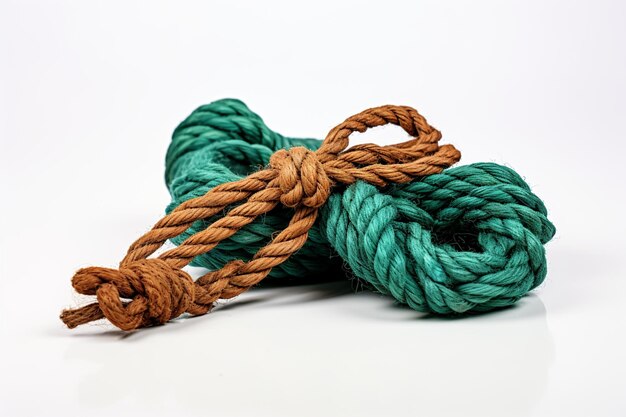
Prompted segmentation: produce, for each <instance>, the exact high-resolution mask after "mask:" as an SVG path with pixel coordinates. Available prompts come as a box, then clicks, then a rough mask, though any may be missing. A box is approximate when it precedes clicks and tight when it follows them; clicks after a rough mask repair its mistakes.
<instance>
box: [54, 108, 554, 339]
mask: <svg viewBox="0 0 626 417" xmlns="http://www.w3.org/2000/svg"><path fill="white" fill-rule="evenodd" d="M388 123H392V124H396V125H398V126H400V127H402V128H403V129H404V130H405V131H406V132H407V133H408V134H409V135H410V136H411V137H412V139H410V140H408V141H406V142H403V143H400V144H397V145H392V146H377V145H374V144H366V145H357V146H353V147H352V148H350V149H346V148H347V146H348V138H349V136H350V134H351V133H352V132H355V131H358V132H363V131H365V130H367V129H368V128H370V127H375V126H381V125H384V124H388ZM440 138H441V134H440V132H439V131H437V130H436V129H434V128H433V127H431V126H430V125H429V124H428V123H427V122H426V120H425V119H424V118H423V117H422V116H420V115H419V114H418V113H417V112H416V111H415V110H414V109H412V108H410V107H402V106H383V107H378V108H373V109H369V110H366V111H364V112H362V113H359V114H357V115H355V116H352V117H350V118H348V119H347V120H346V121H345V122H343V123H342V124H340V125H338V126H337V127H335V128H334V129H332V130H331V131H330V132H329V134H328V136H327V137H326V139H325V140H324V142H320V141H317V140H314V139H292V138H286V137H284V136H281V135H279V134H278V133H275V132H273V131H271V130H270V129H269V128H267V127H266V126H265V124H264V123H263V122H262V120H261V119H260V118H259V117H258V116H257V115H256V114H254V113H252V112H251V111H250V110H249V109H248V108H247V107H246V106H245V105H244V104H243V103H242V102H240V101H237V100H221V101H218V102H214V103H212V104H209V105H206V106H202V107H200V108H198V109H197V110H196V111H194V113H192V115H191V116H189V117H188V118H187V119H186V120H185V121H183V122H182V123H181V124H180V125H179V126H178V128H177V129H176V130H175V132H174V135H173V140H172V144H171V145H170V148H169V150H168V154H167V168H166V181H167V183H168V186H169V188H170V192H171V194H172V200H173V201H172V204H171V205H170V206H169V207H168V209H167V211H168V214H167V215H166V216H165V217H164V218H163V219H161V220H160V221H159V222H157V224H156V225H155V226H154V227H153V229H152V230H151V231H149V232H148V233H146V234H145V235H144V236H142V237H141V238H139V239H138V240H137V241H136V242H135V243H133V244H132V245H131V246H130V248H129V250H128V253H127V255H126V257H125V258H124V260H122V262H121V264H120V268H119V269H110V268H100V267H90V268H83V269H81V270H79V271H78V272H77V273H76V274H75V276H74V277H73V279H72V284H73V286H74V288H75V289H76V291H78V292H79V293H82V294H86V295H95V296H96V297H97V302H95V303H93V304H90V305H88V306H85V307H81V308H78V309H75V310H65V311H64V312H63V313H62V314H61V319H62V320H63V321H64V322H65V323H66V324H67V325H68V327H70V328H73V327H76V326H78V325H80V324H83V323H87V322H89V321H92V320H97V319H100V318H103V317H106V318H107V319H109V321H111V322H112V323H113V324H114V325H116V326H118V327H119V328H121V329H123V330H132V329H136V328H139V327H144V326H149V325H155V324H162V323H165V322H167V321H168V320H171V319H173V318H175V317H177V316H179V315H181V314H183V313H185V312H187V313H190V314H195V315H198V314H204V313H206V312H207V311H209V310H210V309H211V307H212V305H213V303H214V302H215V301H217V300H218V299H220V298H232V297H234V296H236V295H238V294H240V293H242V292H244V291H246V290H247V289H248V288H250V287H251V286H254V285H256V284H257V283H259V282H260V281H261V280H263V279H264V278H265V277H267V276H270V277H273V278H278V277H297V276H302V275H304V274H316V273H319V272H321V271H323V270H324V269H326V268H333V267H336V265H335V264H334V263H333V262H329V256H330V255H331V254H332V253H335V252H336V253H338V254H339V255H340V256H341V258H342V259H343V261H344V262H345V263H346V264H347V265H348V266H349V267H350V269H351V270H352V272H353V273H354V274H355V275H356V276H357V277H358V278H360V279H361V280H363V281H366V282H367V283H369V284H371V285H372V286H373V287H374V288H375V289H376V290H378V291H380V292H382V293H385V294H390V295H392V296H393V297H394V298H395V299H396V300H398V301H399V302H401V303H404V304H407V305H409V306H410V307H411V308H414V309H416V310H419V311H430V312H436V313H441V314H448V313H462V312H467V311H484V310H489V309H493V308H496V307H501V306H506V305H510V304H512V303H514V302H515V301H516V300H518V299H519V298H521V297H522V296H523V295H524V294H526V293H527V292H528V291H530V290H531V289H532V288H534V287H536V286H537V285H539V284H540V283H541V282H542V281H543V279H544V277H545V275H546V261H545V253H544V247H543V244H545V243H546V242H547V241H549V240H550V238H551V237H552V236H553V235H554V231H555V229H554V226H553V225H552V224H551V223H550V222H549V221H548V219H547V217H546V209H545V207H544V205H543V203H542V202H541V200H540V199H539V198H538V197H536V196H535V195H534V194H532V192H531V191H530V189H529V187H528V185H527V184H526V183H525V182H524V181H523V180H522V179H521V178H520V177H519V176H518V175H517V174H516V173H515V172H514V171H512V170H510V169H508V168H506V167H503V166H500V165H497V164H488V163H483V164H473V165H469V166H461V167H457V168H450V169H447V170H445V171H444V169H445V168H448V167H449V166H450V165H452V164H454V163H455V162H457V161H458V160H459V158H460V153H459V152H458V151H457V150H456V149H455V148H454V147H453V146H451V145H441V146H440V145H439V144H438V141H439V139H440ZM261 166H267V168H265V169H261V170H259V169H258V168H259V167H261ZM442 171H443V172H442ZM318 218H319V219H318ZM281 229H282V231H280V232H279V233H277V231H278V230H281ZM168 239H171V240H172V241H174V242H175V243H176V244H178V247H176V248H174V249H171V250H169V251H166V252H164V253H162V254H161V255H159V256H158V257H157V258H148V257H149V256H150V255H151V254H152V253H154V251H156V250H157V249H158V248H159V247H161V246H162V244H163V243H164V242H165V241H166V240H168ZM192 261H193V263H194V264H196V265H201V266H205V267H207V268H208V269H209V270H210V272H208V273H207V274H205V275H204V276H202V277H201V278H199V279H198V280H196V282H193V280H192V279H191V277H190V276H189V275H188V274H187V273H186V272H185V271H183V270H182V268H184V267H185V266H186V265H188V264H189V263H191V262H192Z"/></svg>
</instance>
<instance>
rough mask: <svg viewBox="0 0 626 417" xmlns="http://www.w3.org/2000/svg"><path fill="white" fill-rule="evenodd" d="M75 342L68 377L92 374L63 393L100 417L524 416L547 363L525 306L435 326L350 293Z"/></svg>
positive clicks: (95, 329)
mask: <svg viewBox="0 0 626 417" xmlns="http://www.w3.org/2000/svg"><path fill="white" fill-rule="evenodd" d="M68 337H70V336H68ZM73 337H74V340H73V343H71V345H70V347H69V349H68V350H67V352H66V359H67V361H68V363H69V366H74V367H76V366H87V367H88V368H89V369H90V371H89V372H87V373H85V374H84V376H83V377H82V379H80V380H74V381H66V383H69V384H70V389H74V388H75V389H76V390H77V393H78V395H77V401H78V402H79V404H80V406H81V408H82V409H85V410H87V409H89V410H91V411H92V412H96V413H97V414H103V415H105V414H109V413H110V412H112V410H114V409H115V408H116V407H119V406H124V407H125V410H126V411H127V412H129V411H130V410H133V409H136V410H137V412H147V411H150V412H151V413H152V414H153V415H154V414H155V413H156V415H160V414H167V413H169V412H174V411H177V410H178V411H180V412H182V413H185V414H187V415H201V414H211V415H220V416H221V415H252V414H250V413H251V410H254V415H281V416H282V415H285V416H293V415H304V416H309V415H310V416H319V415H325V416H328V415H337V416H341V415H363V414H372V415H375V414H378V415H416V414H417V413H419V414H422V413H423V414H422V415H528V414H529V412H530V411H531V410H532V409H533V407H534V406H535V405H536V404H537V402H538V401H539V400H540V399H541V396H542V392H543V391H544V389H545V386H546V381H547V374H548V368H549V366H550V363H551V362H552V360H553V350H554V348H553V343H552V339H551V336H550V333H549V330H548V326H547V323H546V310H545V307H544V305H543V303H542V302H541V300H540V299H539V298H538V297H537V296H534V295H531V296H528V297H526V298H525V299H523V300H522V301H521V302H520V303H519V304H518V305H517V306H515V307H513V308H509V309H506V310H502V311H499V312H496V313H491V314H485V315H480V316H475V317H470V318H464V319H441V318H435V317H430V316H424V315H420V314H417V313H415V312H413V311H411V310H408V309H405V308H400V307H396V306H394V305H392V304H391V302H390V301H389V300H388V299H386V298H383V297H379V296H377V295H374V294H370V293H366V292H362V293H358V294H353V293H352V291H351V289H350V287H349V284H348V283H331V284H324V285H318V286H305V287H290V288H273V289H262V290H255V291H251V292H250V293H248V294H246V295H244V296H242V297H239V298H237V299H235V300H233V301H232V302H230V303H228V304H227V305H225V306H223V307H222V308H220V309H217V310H216V311H214V312H213V313H211V314H210V315H208V316H205V317H201V318H193V319H186V320H185V319H183V320H179V321H177V322H175V323H172V324H170V325H167V326H163V327H159V328H154V329H148V330H145V331H140V332H136V333H132V334H129V335H126V336H124V335H123V334H122V333H119V332H117V331H106V329H103V328H101V326H92V328H90V329H87V330H86V331H82V332H79V333H77V334H75V335H74V336H73ZM72 385H74V386H72Z"/></svg>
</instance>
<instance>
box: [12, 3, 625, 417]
mask: <svg viewBox="0 0 626 417" xmlns="http://www.w3.org/2000/svg"><path fill="white" fill-rule="evenodd" d="M205 3H206V4H205ZM208 3H209V2H169V3H160V2H118V3H112V2H109V1H107V2H104V1H103V2H79V1H76V2H28V1H27V2H23V1H19V2H18V1H9V2H7V1H4V2H2V3H1V6H0V44H1V48H2V49H1V50H0V76H1V77H0V106H1V109H0V110H1V111H0V140H1V141H2V142H1V143H2V149H1V152H0V170H1V171H0V174H1V176H0V178H2V180H1V181H2V182H1V185H2V212H1V216H0V226H1V227H0V230H1V232H0V239H1V252H0V255H1V268H2V269H1V279H0V340H1V341H2V344H1V345H0V415H2V416H22V415H29V416H42V415H46V416H86V415H88V416H110V415H116V416H126V415H132V416H142V415H147V416H155V417H156V416H161V415H184V416H200V415H211V416H266V415H275V416H356V415H375V416H404V415H423V416H438V415H458V416H469V415H481V416H503V415H520V416H525V415H531V416H557V415H563V416H591V415H593V416H623V415H626V400H625V396H624V392H625V391H626V390H625V389H624V387H625V386H626V383H625V376H626V375H625V373H626V362H625V359H624V352H625V350H626V343H625V336H624V331H625V330H626V326H624V309H623V305H624V294H625V293H626V279H625V278H626V276H625V272H626V271H625V267H624V263H623V262H624V249H626V248H625V245H624V232H625V227H624V188H625V187H624V184H623V181H624V174H623V173H624V168H623V167H624V163H623V158H624V151H625V146H624V139H625V134H626V128H625V123H624V115H625V111H626V106H625V97H626V85H625V84H626V81H625V80H626V78H625V77H624V74H626V55H625V51H626V48H624V39H625V35H626V32H625V29H624V28H625V27H624V19H625V17H626V13H625V11H626V7H625V6H624V3H623V2H618V1H615V2H607V1H587V2H566V1H560V2H557V1H549V2H543V1H535V2H528V1H519V2H498V1H493V2H477V1H472V2H464V1H457V2H438V1H429V2H404V3H401V2H392V1H385V2H375V3H366V2H337V1H334V2H330V3H323V2H320V1H309V2H306V4H299V3H300V2H289V3H287V2H285V4H279V3H277V2H268V1H263V2H245V3H242V2H213V3H214V4H212V5H209V4H208ZM409 3H411V4H412V5H411V6H410V5H409ZM222 97H238V98H241V99H243V100H244V101H246V102H247V103H248V104H249V105H250V107H251V108H252V109H253V110H254V111H256V112H258V113H259V114H260V115H261V116H262V117H264V119H265V120H266V121H267V123H268V124H269V125H270V127H272V128H274V129H276V130H278V131H280V132H282V133H285V134H288V135H301V136H305V135H309V136H317V137H323V136H324V135H325V133H326V132H327V130H328V129H330V128H331V127H332V126H334V125H335V124H336V123H338V122H340V121H341V120H343V118H345V117H347V116H349V115H351V114H353V113H356V112H358V111H360V110H362V109H364V108H367V107H370V106H374V105H380V104H384V103H395V104H409V105H413V106H415V107H417V108H418V109H419V110H420V111H421V112H423V113H424V114H425V115H426V117H427V118H428V120H429V121H430V122H431V123H432V124H433V125H434V126H436V127H438V128H439V129H441V130H442V131H443V133H444V141H445V142H451V143H454V144H455V145H456V146H457V147H458V148H459V149H461V150H462V151H463V161H462V163H470V162H475V161H495V162H499V163H504V164H507V165H510V166H512V167H514V168H515V169H516V170H518V171H519V172H520V173H521V174H522V175H524V176H525V177H526V178H527V180H528V181H529V183H530V184H531V185H532V186H533V187H534V190H535V191H536V192H537V193H538V194H539V195H540V196H541V197H542V198H543V199H544V200H545V201H546V203H547V205H548V207H549V210H550V217H551V219H552V220H553V221H554V222H555V224H556V225H557V228H558V235H557V236H556V238H555V239H554V240H553V241H552V242H551V243H550V244H549V245H548V257H549V274H548V278H547V281H546V283H545V284H544V285H543V286H542V287H541V288H540V289H539V290H537V291H535V292H534V293H533V295H531V296H529V297H527V298H525V299H524V300H523V301H522V302H520V303H519V305H518V306H516V307H515V308H512V309H510V310H507V311H502V312H498V313H494V314H488V315H483V316H480V317H474V318H470V319H465V320H444V319H433V318H425V317H423V316H422V315H420V314H417V313H415V312H412V311H410V310H407V309H402V308H398V307H394V305H393V303H392V302H391V301H390V300H389V299H386V298H383V297H380V296H377V295H373V294H369V293H363V292H362V293H358V294H353V291H352V290H351V287H350V284H349V283H335V284H326V285H320V286H307V287H290V288H275V289H264V290H255V291H251V292H250V293H248V294H246V295H244V296H242V297H240V298H238V299H235V300H233V301H232V302H229V303H228V304H226V306H225V307H223V308H220V309H219V310H217V311H215V312H214V313H213V314H210V315H208V316H205V317H201V318H196V319H189V320H180V321H177V322H174V323H171V324H168V325H166V326H163V327H160V328H154V329H149V330H144V331H140V332H136V333H132V334H128V335H124V334H122V333H120V332H118V331H115V330H114V329H113V328H111V327H110V326H107V325H92V326H85V327H83V328H80V329H77V330H74V331H69V330H66V329H64V328H63V327H62V325H61V323H60V322H59V321H58V319H57V316H58V313H59V311H60V309H61V308H63V307H67V306H72V305H76V304H77V303H80V302H81V300H80V299H78V298H77V297H76V296H74V295H73V293H72V291H71V289H70V285H69V279H70V277H71V275H72V273H73V271H74V270H75V269H77V268H78V267H81V266H87V265H105V266H112V265H115V264H116V263H117V261H119V259H120V257H121V256H122V254H123V253H124V252H125V250H126V247H127V245H128V244H129V243H130V242H131V241H132V240H134V238H136V237H137V236H139V234H141V233H142V232H144V231H146V230H147V229H148V228H149V227H150V226H151V225H152V223H153V222H154V221H155V220H156V219H158V218H159V217H160V215H161V214H162V212H163V209H164V207H165V205H166V204H167V202H168V195H167V191H166V189H165V187H164V185H163V181H162V176H163V159H164V154H165V150H166V147H167V145H168V141H169V136H170V134H171V131H172V129H173V128H174V127H175V126H176V124H177V123H178V122H179V121H180V120H181V119H182V118H184V117H185V116H186V115H187V114H188V113H189V112H191V110H193V109H194V108H195V107H196V106H198V105H200V104H203V103H207V102H210V101H212V100H215V99H219V98H222ZM398 133H399V132H398V131H397V130H394V129H393V128H389V129H382V130H381V129H379V130H377V131H376V132H373V133H372V134H367V138H365V139H364V138H360V139H359V141H362V140H366V139H367V140H377V141H378V142H379V143H385V142H387V143H388V141H390V140H392V139H398Z"/></svg>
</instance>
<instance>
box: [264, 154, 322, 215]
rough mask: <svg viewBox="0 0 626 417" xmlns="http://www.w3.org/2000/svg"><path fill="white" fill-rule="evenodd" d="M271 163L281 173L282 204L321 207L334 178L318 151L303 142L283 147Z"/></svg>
mask: <svg viewBox="0 0 626 417" xmlns="http://www.w3.org/2000/svg"><path fill="white" fill-rule="evenodd" d="M270 167H271V168H273V169H274V170H276V171H277V173H278V177H277V180H278V186H279V187H280V190H281V191H282V195H281V197H280V202H281V203H282V204H283V205H285V206H287V207H298V206H305V207H311V208H319V207H321V206H322V205H324V203H325V202H326V200H327V199H328V197H329V195H330V187H331V182H330V179H329V178H328V175H327V174H326V171H325V170H324V166H323V165H322V163H321V161H320V160H319V158H318V157H317V154H316V153H315V152H313V151H310V150H308V149H306V148H304V147H302V146H296V147H293V148H291V149H281V150H279V151H277V152H275V153H274V154H273V155H272V157H271V158H270Z"/></svg>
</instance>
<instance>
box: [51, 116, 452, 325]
mask: <svg viewBox="0 0 626 417" xmlns="http://www.w3.org/2000/svg"><path fill="white" fill-rule="evenodd" d="M386 124H395V125H398V126H400V127H401V128H402V129H403V130H404V131H405V132H406V133H408V134H409V135H410V136H411V137H412V139H410V140H408V141H406V142H402V143H399V144H396V145H390V146H378V145H375V144H364V145H356V146H353V147H351V148H349V149H347V147H348V145H349V136H350V135H351V134H352V133H353V132H364V131H366V130H367V129H369V128H372V127H377V126H382V125H386ZM440 139H441V133H440V132H439V131H438V130H437V129H435V128H433V127H432V126H430V125H429V124H428V123H427V122H426V120H425V119H424V117H422V116H421V115H420V114H419V113H418V112H417V111H416V110H415V109H413V108H411V107H406V106H391V105H388V106H381V107H376V108H372V109H368V110H365V111H363V112H361V113H358V114H356V115H354V116H352V117H349V118H348V119H346V120H345V121H344V122H343V123H341V124H340V125H338V126H336V127H335V128H333V129H332V130H331V131H330V132H329V133H328V135H327V137H326V139H325V140H324V141H323V143H322V145H321V146H320V147H319V149H317V150H316V151H312V150H309V149H307V148H305V147H302V146H295V147H292V148H290V149H280V150H277V151H276V152H275V153H274V154H273V155H272V156H271V158H270V160H269V167H268V168H266V169H262V170H260V171H257V172H254V173H252V174H250V175H248V176H246V177H245V178H243V179H240V180H237V181H233V182H228V183H223V184H220V185H217V186H216V187H214V188H212V189H210V190H209V191H208V192H206V194H204V195H202V196H199V197H196V198H192V199H189V200H187V201H185V202H183V203H181V204H180V205H179V206H178V207H176V208H175V209H174V210H173V211H172V212H171V213H169V214H168V215H166V216H165V217H163V218H162V219H161V220H159V221H158V222H157V223H156V224H155V225H154V227H153V228H152V230H150V231H149V232H147V233H146V234H145V235H143V236H142V237H140V238H139V239H138V240H137V241H135V242H134V243H133V244H132V245H131V246H130V248H129V250H128V253H127V254H126V256H125V258H124V259H123V260H122V262H121V263H120V267H119V269H111V268H102V267H89V268H83V269H80V270H79V271H77V272H76V274H75V275H74V277H73V278H72V285H73V287H74V289H75V290H76V291H77V292H79V293H81V294H84V295H94V296H96V298H97V301H96V302H94V303H92V304H89V305H87V306H84V307H80V308H77V309H70V310H64V311H63V312H62V314H61V320H62V321H63V322H64V323H65V324H66V325H67V326H68V327H70V328H74V327H76V326H79V325H81V324H84V323H88V322H91V321H94V320H98V319H101V318H107V319H108V320H109V321H110V322H111V323H113V324H114V325H115V326H117V327H119V328H120V329H122V330H133V329H137V328H140V327H145V326H151V325H158V324H163V323H166V322H167V321H169V320H172V319H174V318H176V317H178V316H180V315H181V314H183V313H189V314H192V315H201V314H205V313H207V312H208V311H209V310H210V309H211V308H212V306H213V304H214V302H215V301H217V300H218V299H229V298H232V297H234V296H236V295H239V294H241V293H242V292H244V291H246V290H247V289H249V288H250V287H252V286H254V285H256V284H258V283H259V282H260V281H261V280H263V279H264V278H265V277H266V276H267V275H268V274H269V273H270V271H271V270H272V268H274V267H276V266H278V265H280V264H281V263H283V262H285V261H286V260H287V259H288V258H289V257H290V256H291V255H292V254H294V253H295V252H297V251H298V250H299V249H300V248H302V246H303V245H304V244H305V242H306V241H307V237H308V233H309V230H310V229H311V227H312V226H313V225H314V224H315V222H316V220H317V218H318V214H319V210H320V208H321V207H322V206H324V204H325V203H326V202H327V201H328V199H329V197H330V196H331V193H332V191H333V190H334V189H337V188H338V187H340V186H348V185H351V184H354V183H356V182H357V181H360V182H364V183H367V184H370V185H372V186H375V187H384V186H387V185H390V184H403V183H408V182H410V181H412V180H414V179H416V178H419V177H424V176H429V175H432V174H437V173H440V172H441V171H443V170H444V169H445V168H447V167H449V166H451V165H453V164H454V163H456V162H457V161H458V160H459V159H460V153H459V151H458V150H457V149H455V148H454V147H453V146H452V145H441V146H440V145H439V144H438V142H439V140H440ZM280 205H282V206H285V207H288V208H292V209H293V216H292V217H291V219H290V221H289V224H288V225H287V226H286V227H285V228H284V229H283V230H282V231H281V232H280V233H278V234H276V235H275V236H274V238H273V239H272V240H271V241H270V242H269V243H267V245H265V246H263V247H262V248H261V249H260V250H258V251H257V252H256V253H255V254H254V256H253V257H252V259H250V260H248V261H244V260H240V259H237V260H231V261H229V262H227V263H226V264H225V265H224V266H223V267H221V268H220V269H217V270H214V271H210V272H208V273H206V274H205V275H203V276H202V277H200V278H199V279H198V280H196V281H195V282H194V281H193V279H192V278H191V277H190V275H189V274H188V273H187V272H185V271H183V268H184V267H185V266H187V265H188V264H189V263H190V262H191V261H192V260H193V259H194V258H195V257H197V256H200V255H203V254H206V253H208V252H210V251H211V250H212V249H214V248H215V247H216V246H217V245H218V244H219V243H220V242H223V241H225V240H226V239H229V238H230V237H232V236H233V235H234V234H235V233H237V231H239V230H240V229H242V228H244V227H245V226H247V225H249V224H251V223H252V222H253V221H254V220H255V219H257V218H258V217H259V216H262V215H266V214H267V213H269V212H271V211H272V210H274V209H275V208H277V207H278V206H280ZM225 210H228V211H227V213H226V214H225V215H224V216H223V217H220V218H219V219H217V220H215V221H214V222H213V223H211V224H210V225H208V227H206V228H205V229H203V230H200V231H198V232H196V233H194V234H192V235H191V236H189V237H188V238H186V239H185V240H184V241H183V242H182V243H181V244H180V245H179V246H178V247H176V248H173V249H170V250H168V251H166V252H164V253H162V254H160V255H159V256H158V257H157V258H149V256H150V255H152V254H153V253H154V252H155V251H156V250H157V249H159V248H160V247H161V246H162V245H163V244H164V243H165V241H167V240H168V239H173V238H176V237H177V236H179V235H181V234H183V233H184V232H185V231H187V230H188V229H189V228H190V227H191V226H192V224H194V222H196V221H198V220H206V219H209V218H211V217H213V216H216V215H218V214H220V213H222V212H223V211H225Z"/></svg>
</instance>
